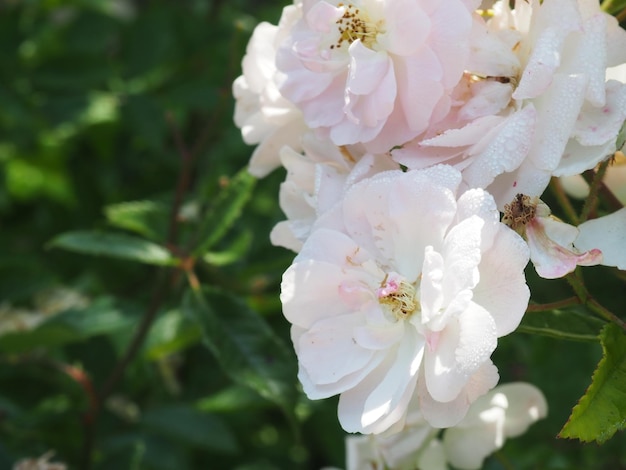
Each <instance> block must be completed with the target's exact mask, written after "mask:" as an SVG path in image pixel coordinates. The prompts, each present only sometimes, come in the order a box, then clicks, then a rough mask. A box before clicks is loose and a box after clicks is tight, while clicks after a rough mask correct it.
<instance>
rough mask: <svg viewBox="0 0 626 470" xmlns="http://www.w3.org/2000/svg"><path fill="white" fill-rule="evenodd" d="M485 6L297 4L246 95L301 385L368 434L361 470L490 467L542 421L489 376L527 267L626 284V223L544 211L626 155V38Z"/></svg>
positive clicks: (360, 446) (605, 19)
mask: <svg viewBox="0 0 626 470" xmlns="http://www.w3.org/2000/svg"><path fill="white" fill-rule="evenodd" d="M479 3H480V2H477V1H474V0H436V1H433V0H354V1H352V2H339V1H336V0H328V1H324V0H302V1H298V0H295V1H294V3H293V4H291V5H288V6H286V7H285V8H284V10H283V15H282V17H281V19H280V21H279V22H278V25H277V26H274V25H271V24H268V23H261V24H259V25H258V26H257V28H256V29H255V31H254V34H253V35H252V38H251V40H250V43H249V45H248V48H247V54H246V56H245V58H244V60H243V75H242V76H240V77H239V78H238V79H237V80H236V81H235V83H234V86H233V91H234V95H235V97H236V98H237V104H236V111H235V122H236V123H237V125H238V126H239V127H241V130H242V134H243V137H244V140H245V141H246V142H247V143H250V144H258V146H257V148H256V150H255V152H254V154H253V156H252V159H251V161H250V168H249V169H250V172H251V173H252V174H253V175H255V176H258V177H263V176H265V175H267V174H268V173H269V172H271V171H272V170H274V169H276V168H278V167H280V166H283V167H284V168H285V169H286V171H287V177H286V180H285V182H284V183H283V184H282V186H281V188H280V195H279V202H280V206H281V208H282V209H283V211H284V213H285V215H286V220H285V221H282V222H280V223H279V224H278V225H277V226H276V227H275V228H274V230H273V231H272V233H271V240H272V243H273V244H275V245H278V246H283V247H285V248H288V249H290V250H292V251H294V252H296V253H297V256H296V257H295V260H294V262H293V264H292V265H291V266H290V267H289V268H288V269H287V271H286V272H285V274H284V277H283V282H282V293H281V301H282V304H283V312H284V315H285V317H286V319H287V320H288V321H289V322H290V323H291V325H292V328H291V337H292V341H293V345H294V348H295V351H296V354H297V356H298V361H299V373H298V377H299V379H300V382H301V384H302V387H303V389H304V392H305V393H306V394H307V396H308V397H309V398H311V399H322V398H327V397H330V396H334V395H339V407H338V416H339V422H340V423H341V425H342V427H343V428H344V429H345V430H346V431H348V432H351V433H355V432H358V433H362V434H369V435H370V436H367V437H349V438H348V441H347V442H348V444H347V448H348V467H349V468H354V469H357V468H365V464H366V463H367V464H368V465H370V467H371V468H385V467H388V468H398V469H404V468H415V467H416V466H417V467H419V468H429V469H431V468H432V469H435V468H446V465H447V463H450V464H452V465H454V466H455V467H456V468H467V469H472V468H480V466H481V464H482V461H483V459H484V458H485V456H487V455H488V454H490V453H491V452H493V451H494V450H496V449H498V448H500V447H501V446H502V445H503V442H504V440H505V438H507V437H515V436H517V435H519V434H521V433H523V432H524V431H525V429H526V428H527V427H528V426H529V425H530V424H531V423H532V422H534V421H536V420H538V419H540V418H541V417H543V416H545V414H546V412H547V405H546V403H545V399H544V398H543V396H542V395H541V392H539V391H538V390H537V389H536V388H534V387H532V386H531V385H528V384H508V385H501V386H499V387H497V388H495V389H494V387H495V386H496V384H497V383H498V380H499V375H498V371H497V368H496V366H495V365H494V364H493V363H492V361H491V359H490V357H491V355H492V353H493V352H494V350H495V349H496V347H497V341H498V338H500V337H502V336H504V335H507V334H509V333H511V332H513V331H514V330H515V329H516V328H517V327H518V325H519V323H520V321H521V319H522V316H523V315H524V312H525V311H526V309H527V306H528V303H529V299H530V297H531V295H532V293H531V292H530V291H529V288H528V286H527V285H526V280H525V276H524V269H525V267H526V265H527V263H528V261H529V259H530V260H531V261H532V263H533V264H534V266H535V269H536V271H537V273H538V274H539V276H541V277H543V278H547V279H553V278H560V277H563V276H566V275H568V274H569V273H571V272H572V271H574V270H575V269H576V267H577V266H591V265H597V264H604V265H607V266H617V267H618V268H620V269H624V268H626V258H625V255H624V252H623V250H620V249H619V247H620V246H621V244H622V243H623V242H624V238H626V236H625V235H624V234H625V233H626V209H624V210H620V211H616V212H614V213H613V214H610V215H606V216H604V217H599V218H596V219H594V220H589V221H584V220H581V221H580V222H584V223H581V224H580V225H579V226H576V225H572V224H567V223H565V222H562V221H560V220H559V219H557V218H555V217H554V216H552V215H551V209H550V208H549V207H548V205H547V204H546V203H545V202H543V201H542V200H541V199H540V197H542V195H543V194H544V191H545V190H546V188H547V187H548V185H549V183H550V181H551V179H552V178H553V177H568V176H572V175H579V174H581V173H583V172H585V171H587V170H592V169H594V168H595V167H596V166H597V165H598V164H601V163H603V162H607V161H608V159H609V158H611V157H613V155H614V154H615V153H616V151H618V150H619V147H620V146H621V145H623V142H621V138H620V130H621V129H622V127H623V124H624V121H625V120H626V84H625V83H624V80H623V78H622V79H620V75H619V73H615V71H614V70H615V69H612V70H613V71H612V72H611V74H610V75H608V74H607V69H609V68H611V67H615V66H619V65H620V64H623V63H624V62H626V31H624V30H623V29H621V28H620V27H619V25H618V23H617V21H616V19H615V18H614V17H613V16H611V15H609V14H607V13H605V12H603V11H602V10H601V8H600V5H599V4H598V1H597V0H544V1H543V2H540V1H539V0H530V1H516V2H515V5H514V8H511V7H510V5H509V2H503V1H499V2H496V3H495V4H493V6H492V8H491V9H489V10H478V8H479ZM608 77H609V78H608ZM610 77H615V78H610ZM605 165H606V163H605ZM579 183H580V182H579ZM501 213H502V214H503V215H502V216H501ZM587 215H588V214H587ZM441 428H448V429H446V430H445V431H444V432H443V434H442V435H441V437H439V436H440V431H439V429H441ZM368 468H369V467H368Z"/></svg>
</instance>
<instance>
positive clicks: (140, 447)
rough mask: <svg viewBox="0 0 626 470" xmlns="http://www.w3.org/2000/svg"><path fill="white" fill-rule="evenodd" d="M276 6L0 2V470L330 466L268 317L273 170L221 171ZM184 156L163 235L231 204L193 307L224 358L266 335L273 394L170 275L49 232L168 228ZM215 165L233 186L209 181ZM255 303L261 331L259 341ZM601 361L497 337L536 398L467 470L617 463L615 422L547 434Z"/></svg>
mask: <svg viewBox="0 0 626 470" xmlns="http://www.w3.org/2000/svg"><path fill="white" fill-rule="evenodd" d="M282 6H283V4H282V3H280V2H277V1H275V0H272V1H269V0H267V1H259V0H231V1H222V0H215V1H209V0H161V1H158V0H154V1H150V0H134V1H133V0H82V1H79V0H76V1H71V0H41V1H38V0H0V246H1V247H2V248H1V249H0V469H5V468H7V469H8V468H11V467H12V465H13V464H14V463H15V462H16V461H17V460H19V459H23V458H26V457H38V456H41V455H42V454H44V453H45V452H47V451H49V450H53V451H54V452H55V457H54V458H53V460H57V461H62V462H65V463H66V464H67V465H68V467H69V468H94V469H126V468H129V469H154V470H161V469H162V470H166V469H178V470H185V469H240V470H243V469H319V468H321V467H323V466H329V465H334V466H336V467H344V466H345V464H344V433H343V432H342V431H341V429H340V427H339V425H338V422H337V418H336V405H337V401H336V399H331V400H327V401H324V402H315V403H312V402H309V401H307V400H306V399H305V398H304V397H303V396H302V395H301V394H300V393H299V392H297V380H296V377H295V358H294V357H293V353H292V349H291V345H290V343H289V331H288V325H287V322H286V321H285V320H284V319H283V318H282V316H281V312H280V302H279V299H278V291H279V283H280V276H281V275H282V272H283V271H284V270H285V269H286V267H287V266H288V265H289V263H290V262H291V259H292V257H293V254H291V253H289V252H287V251H286V250H283V249H278V248H275V247H272V246H271V245H270V244H269V239H268V236H269V232H270V230H271V228H272V226H273V225H274V224H275V223H276V222H277V221H279V220H281V219H282V216H281V213H280V209H279V208H278V186H279V184H280V182H281V181H282V179H283V177H284V172H281V171H277V172H275V173H274V174H273V175H271V176H270V177H268V178H266V179H264V180H261V181H259V182H257V183H256V184H254V182H252V181H251V180H250V179H247V178H246V176H245V172H244V173H241V174H239V175H238V176H236V175H237V174H238V172H239V171H240V170H241V169H242V168H244V167H245V165H246V163H247V161H248V159H249V156H250V153H251V150H252V149H251V148H250V147H247V146H246V145H245V144H243V142H242V140H241V137H240V134H239V131H238V129H236V128H235V126H234V125H233V123H232V112H233V100H232V97H231V84H232V81H233V80H234V79H235V77H236V76H238V75H239V74H240V73H241V69H240V61H241V58H242V56H243V54H244V51H245V46H246V42H247V40H248V38H249V36H250V34H251V32H252V30H253V28H254V26H255V25H256V24H257V23H258V22H259V21H262V20H267V21H270V22H273V23H276V22H277V20H278V18H279V15H280V10H281V8H282ZM187 157H189V158H190V160H191V161H192V163H191V164H189V165H188V170H189V173H188V175H187V176H188V180H187V183H188V184H187V185H186V191H185V192H184V198H183V200H182V201H181V205H180V210H179V211H177V212H176V217H177V227H178V233H177V236H176V237H175V238H176V242H177V243H176V244H175V247H176V248H175V250H185V249H189V247H194V246H197V245H198V242H199V241H198V237H199V236H202V234H203V231H202V230H200V231H199V230H198V227H202V226H203V224H204V226H207V224H208V226H211V223H212V221H213V222H215V220H217V219H216V218H219V215H220V212H219V211H220V207H222V206H223V205H225V204H226V202H228V201H231V200H234V199H236V198H237V197H238V198H239V200H240V202H241V204H240V205H239V206H237V207H235V208H233V212H232V214H234V215H233V217H232V220H231V221H230V222H229V224H228V226H226V227H224V228H223V233H222V234H221V236H220V237H218V238H219V241H217V242H215V243H214V244H213V246H212V247H211V250H210V251H206V250H205V251H203V252H202V253H201V256H200V257H199V259H198V260H197V262H196V264H195V267H194V272H195V274H196V275H197V277H198V279H199V281H200V283H201V284H202V285H208V286H212V287H213V289H214V291H211V292H212V294H208V298H209V299H210V302H209V304H210V306H211V308H213V310H214V311H215V312H217V317H219V318H220V320H219V321H220V322H222V323H220V324H221V325H222V327H223V330H220V331H224V332H226V333H228V334H231V333H232V337H230V336H229V340H232V341H231V342H230V343H229V344H230V345H231V346H232V347H235V348H239V349H238V351H237V354H239V356H237V357H242V358H243V360H245V359H248V360H253V361H251V362H254V361H256V359H257V358H258V356H255V354H259V352H260V351H261V352H262V351H263V345H264V344H266V343H264V341H269V342H270V343H271V344H272V345H273V346H272V347H275V348H276V351H278V352H277V355H273V356H270V357H267V358H263V361H265V362H263V361H261V363H260V365H259V364H253V366H252V368H253V369H254V370H255V371H257V372H258V373H260V375H261V376H265V375H264V374H266V373H267V375H266V376H267V377H274V375H276V377H278V376H279V375H280V374H281V373H282V372H281V371H283V372H284V374H285V377H287V378H284V379H280V380H282V382H280V380H279V382H280V387H282V388H281V389H280V390H282V391H279V392H275V391H272V390H273V389H272V390H270V391H268V392H267V393H264V392H263V390H264V387H265V385H264V384H260V385H259V384H258V383H257V382H255V380H257V377H256V376H254V377H250V376H242V375H240V376H237V375H236V372H235V373H233V371H232V370H228V367H227V368H226V371H224V365H225V364H228V363H229V362H228V361H230V360H232V356H229V357H226V358H225V357H220V354H214V351H215V347H214V346H215V343H212V342H211V341H212V339H211V338H210V336H211V333H210V332H209V333H208V336H209V338H207V331H206V330H205V329H203V328H204V327H207V328H210V327H211V324H209V323H206V324H204V326H203V323H202V321H200V322H197V321H196V320H197V318H194V317H190V316H189V315H188V310H189V308H186V307H185V306H184V302H183V297H184V296H185V295H186V294H184V291H185V285H186V281H185V276H184V275H182V274H180V273H179V275H176V273H174V275H172V272H171V271H170V272H167V271H166V270H165V268H162V267H155V266H151V265H145V264H141V263H133V262H130V261H128V260H123V259H114V258H113V259H112V258H107V257H94V256H84V255H80V254H77V253H72V252H68V251H62V250H59V249H54V248H52V247H51V246H50V245H49V242H50V240H52V239H54V237H56V236H57V235H59V234H61V233H63V232H68V231H74V230H82V231H85V230H87V231H98V232H106V233H118V234H119V233H121V234H126V235H129V234H134V235H136V236H141V237H143V239H145V240H150V241H152V242H154V243H157V244H159V245H166V241H167V240H169V241H170V242H171V241H172V240H171V239H170V235H171V233H170V232H169V231H168V223H169V222H168V221H169V220H170V219H169V217H170V216H169V212H170V208H171V207H172V204H173V203H174V200H175V188H176V186H177V181H180V180H179V178H180V177H179V175H180V172H181V168H182V166H183V165H184V161H185V158H187ZM233 181H235V182H239V183H241V186H242V187H244V186H245V188H247V189H242V190H241V192H240V193H237V192H236V191H235V192H234V193H230V192H228V191H229V188H231V189H232V188H233V187H235V188H237V187H238V186H236V185H237V184H239V183H232V182H233ZM231 183H232V184H231ZM253 186H254V188H253ZM246 191H248V192H246ZM244 202H246V203H245V205H244V204H243V203H244ZM216 214H217V215H216ZM199 233H200V235H199ZM216 240H217V238H216ZM169 248H172V246H170V247H169ZM105 251H106V250H105ZM183 255H184V253H183ZM183 255H181V257H183V258H184V256H183ZM148 264H150V263H148ZM594 269H596V268H594ZM592 272H594V273H598V276H599V277H601V276H602V272H601V269H600V268H597V270H596V271H592ZM532 276H533V274H532V273H531V272H530V271H529V278H530V282H531V283H536V285H537V286H539V287H537V288H536V289H534V290H533V294H534V295H536V299H537V300H538V301H542V302H547V301H551V300H557V299H559V298H563V297H567V296H569V295H571V293H570V292H569V290H568V288H567V286H566V285H565V284H564V283H562V282H560V281H549V282H543V283H538V282H537V279H535V278H533V277H532ZM163 279H165V281H163ZM163 282H164V283H165V284H166V285H167V296H166V297H165V298H164V299H161V300H160V301H159V302H158V305H157V308H156V311H155V313H156V319H155V321H154V323H153V325H152V328H151V329H150V331H149V333H148V335H147V337H146V339H145V341H142V342H141V344H140V348H139V350H138V352H137V354H136V356H135V357H134V359H133V360H132V361H131V363H130V364H129V366H128V367H127V368H126V369H125V370H124V373H123V377H122V380H120V381H119V383H116V384H115V386H114V387H113V390H112V393H111V394H109V396H107V397H106V399H104V400H102V401H100V400H98V398H97V397H98V391H99V390H102V388H103V387H104V386H105V385H104V384H105V382H106V381H107V379H108V378H109V377H110V374H111V371H112V370H113V368H114V366H115V364H116V363H117V362H118V361H119V359H120V357H122V354H123V352H124V351H125V350H126V348H127V345H128V344H129V342H130V341H131V340H132V334H133V331H134V329H135V328H136V327H137V325H138V324H139V322H140V318H141V317H142V315H144V312H145V311H146V309H149V308H150V304H151V302H152V301H153V300H154V296H155V290H159V289H160V288H161V287H160V286H162V285H163V284H162V283H163ZM617 286H618V285H617V284H616V285H611V284H608V285H607V284H604V285H602V286H596V289H604V290H605V292H609V291H611V289H618V287H617ZM592 287H593V286H592ZM620 291H621V289H620ZM620 295H621V294H620ZM614 302H615V303H616V305H624V299H623V298H619V299H616V300H615V301H614ZM191 303H192V304H193V301H192V302H191ZM191 310H193V308H192V309H191ZM239 312H244V313H239ZM245 312H247V313H245ZM242 315H243V316H242ZM246 315H247V316H246ZM254 316H257V317H260V318H261V319H262V320H264V322H263V325H266V326H267V325H269V329H268V330H267V331H265V330H264V331H265V332H264V333H263V334H264V335H265V336H263V337H262V338H260V337H259V332H258V331H259V330H258V328H256V327H255V326H254V325H256V323H254V321H251V317H254ZM244 325H248V326H250V325H252V326H250V328H249V329H248V330H245V328H244ZM222 327H221V328H222ZM203 339H204V341H203ZM214 339H215V338H213V340H214ZM226 341H228V340H226ZM233 345H234V346H233ZM250 345H252V346H250ZM254 345H260V346H259V347H258V348H257V347H255V346H254ZM207 346H208V347H207ZM249 346H250V348H248V347H249ZM283 352H284V354H283ZM268 354H269V353H268ZM600 355H601V349H600V346H599V344H597V343H594V342H567V341H563V340H558V339H553V338H547V337H539V336H534V335H528V334H523V333H516V334H513V335H511V336H510V337H507V338H503V339H502V340H501V342H500V347H499V349H498V350H497V352H496V354H495V356H494V362H495V363H496V365H497V366H498V367H499V369H500V373H501V376H502V380H503V381H511V380H525V381H530V382H532V383H534V384H535V385H537V386H539V387H540V388H541V389H542V390H543V391H544V392H545V394H546V396H547V398H548V403H549V405H550V414H549V417H548V419H546V420H544V421H542V422H539V423H538V424H536V425H534V426H533V427H532V428H531V430H530V432H529V433H528V434H526V435H525V436H524V437H522V438H519V439H516V440H513V441H510V442H508V443H507V445H506V446H505V448H504V449H503V450H502V451H501V452H500V453H499V455H498V456H494V457H492V458H490V459H489V460H488V461H487V463H486V468H488V469H503V468H504V469H508V468H515V469H534V468H550V469H568V468H589V469H619V468H626V445H624V444H625V443H624V436H623V434H618V435H617V436H616V437H614V438H613V439H612V440H611V441H610V442H609V443H608V444H606V445H604V446H602V447H599V446H596V445H581V444H579V443H576V442H568V441H563V440H558V439H556V438H555V436H556V434H557V433H558V431H559V430H560V428H561V426H562V424H563V423H564V422H565V421H566V420H567V417H568V416H569V412H570V410H571V408H572V406H573V405H574V404H575V403H576V401H577V399H578V397H580V396H581V395H582V394H583V392H584V390H585V389H586V387H587V386H588V384H589V380H590V376H591V373H592V371H593V369H594V367H595V364H596V363H597V361H598V359H599V358H600ZM235 364H238V363H236V361H235ZM235 369H236V367H235ZM279 369H280V370H279ZM233 370H234V369H233ZM237 370H239V369H237ZM259 371H260V372H259ZM277 371H278V372H277ZM244 375H245V374H244ZM277 380H278V379H277ZM255 383H256V385H255ZM269 388H271V387H269ZM259 391H261V393H260V394H259V393H258V392H259ZM287 396H288V397H290V398H289V400H291V401H281V397H287ZM94 400H95V401H94Z"/></svg>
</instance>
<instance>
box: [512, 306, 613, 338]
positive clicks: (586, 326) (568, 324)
mask: <svg viewBox="0 0 626 470" xmlns="http://www.w3.org/2000/svg"><path fill="white" fill-rule="evenodd" d="M604 325H605V323H604V322H603V321H602V320H599V319H597V318H595V317H592V316H591V315H589V313H586V312H585V311H584V310H582V309H568V310H551V311H547V312H531V313H527V314H526V315H524V318H523V319H522V322H521V324H520V326H519V327H518V328H517V330H516V331H518V332H520V333H530V334H535V335H542V336H550V337H553V338H559V339H566V340H571V341H593V342H597V341H598V334H600V330H601V329H602V327H603V326H604Z"/></svg>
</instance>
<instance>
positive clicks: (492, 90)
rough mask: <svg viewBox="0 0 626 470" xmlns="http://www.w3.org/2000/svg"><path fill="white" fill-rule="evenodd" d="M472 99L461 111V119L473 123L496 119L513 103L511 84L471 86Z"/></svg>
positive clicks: (497, 83) (480, 83)
mask: <svg viewBox="0 0 626 470" xmlns="http://www.w3.org/2000/svg"><path fill="white" fill-rule="evenodd" d="M471 90H472V97H471V98H470V99H468V100H467V102H466V103H465V104H463V106H462V107H461V109H460V110H459V119H462V120H464V121H470V122H473V121H474V120H476V119H478V118H480V117H487V116H489V117H495V115H497V114H498V113H500V112H501V111H504V110H505V109H506V108H507V107H508V106H509V105H510V102H511V92H512V90H513V88H512V86H511V84H510V83H500V82H487V81H482V82H478V83H475V84H472V86H471Z"/></svg>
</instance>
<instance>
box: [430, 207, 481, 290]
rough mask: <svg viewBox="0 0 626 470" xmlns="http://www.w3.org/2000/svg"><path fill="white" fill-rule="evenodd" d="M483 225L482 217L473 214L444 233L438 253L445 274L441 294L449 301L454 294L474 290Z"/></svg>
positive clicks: (476, 280) (477, 276)
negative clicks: (442, 262)
mask: <svg viewBox="0 0 626 470" xmlns="http://www.w3.org/2000/svg"><path fill="white" fill-rule="evenodd" d="M484 225H485V223H484V221H483V219H482V218H480V217H478V216H476V215H473V216H471V217H468V218H466V219H464V220H462V221H460V222H459V223H458V224H456V225H455V226H454V227H452V228H451V229H450V231H449V232H448V233H447V234H446V238H445V242H444V245H443V250H442V253H441V254H442V256H443V259H444V261H445V273H446V276H445V278H444V282H443V286H444V288H443V295H444V298H445V299H446V300H448V301H450V300H451V299H452V297H453V296H454V295H455V294H456V293H458V292H461V291H463V290H465V289H473V288H474V287H475V286H476V284H477V283H478V279H479V274H478V264H479V263H480V257H481V249H480V247H481V244H482V230H483V227H484Z"/></svg>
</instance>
